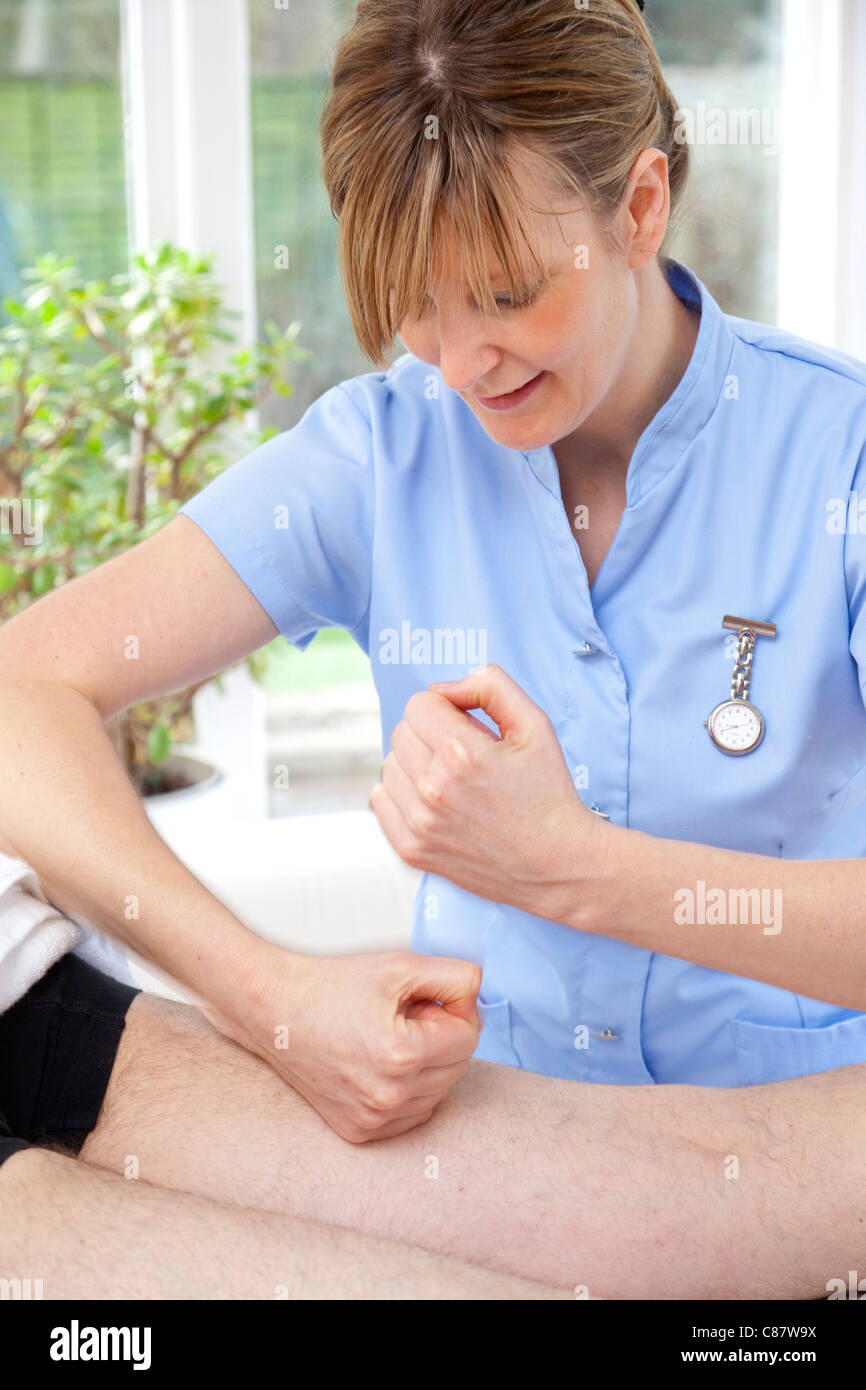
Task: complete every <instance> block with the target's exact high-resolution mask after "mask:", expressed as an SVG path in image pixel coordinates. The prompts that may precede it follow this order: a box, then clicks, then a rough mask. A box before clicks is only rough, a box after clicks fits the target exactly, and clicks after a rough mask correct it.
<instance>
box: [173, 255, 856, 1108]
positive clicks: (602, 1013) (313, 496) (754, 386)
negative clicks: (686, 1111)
mask: <svg viewBox="0 0 866 1390" xmlns="http://www.w3.org/2000/svg"><path fill="white" fill-rule="evenodd" d="M665 270H666V274H667V276H668V279H669V282H670V284H671V286H672V288H673V289H674V291H675V293H676V294H677V295H678V296H679V297H680V298H681V299H682V300H683V301H685V302H687V303H690V304H692V305H694V306H695V307H696V308H699V309H700V314H701V319H700V327H699V332H698V337H697V341H696V343H695V346H694V350H693V352H692V356H691V359H690V361H689V365H688V367H687V369H686V372H685V374H684V376H683V377H682V379H681V381H680V382H679V384H678V386H677V387H676V389H675V391H674V392H673V394H672V395H671V396H670V397H669V399H668V400H667V401H666V402H665V403H664V405H663V406H662V407H661V409H660V410H659V411H658V413H657V414H656V415H655V417H654V418H653V420H652V421H651V422H650V424H649V425H648V426H647V427H646V429H645V430H644V432H643V434H642V435H641V437H640V439H639V440H638V443H637V446H636V448H635V451H634V455H633V457H632V459H631V461H630V464H629V468H628V476H627V480H626V506H625V510H624V512H623V515H622V518H621V521H620V524H619V529H618V530H617V533H616V535H615V537H614V540H613V543H612V545H611V547H610V550H609V551H608V553H607V555H606V557H605V559H604V562H603V564H602V566H601V569H600V570H599V573H598V575H597V577H596V579H595V582H594V584H593V587H592V591H591V592H590V589H589V586H588V584H587V577H586V571H585V568H584V565H583V561H582V559H581V555H580V551H579V548H578V545H577V543H576V539H575V533H574V531H573V529H572V524H571V520H570V518H569V517H567V516H566V513H565V509H564V507H563V503H562V497H561V492H560V486H559V475H558V468H557V464H556V459H555V457H554V454H553V451H552V449H551V447H549V446H547V447H545V448H541V449H536V450H532V451H530V452H524V451H522V450H518V449H510V448H506V447H504V446H503V445H501V444H498V443H496V442H495V441H494V440H493V439H491V438H490V436H489V435H488V434H487V433H486V431H485V430H484V428H483V427H482V425H481V424H480V423H479V421H478V419H477V418H476V416H475V415H474V414H473V412H472V411H471V409H470V408H469V406H468V405H467V404H466V403H465V402H464V401H463V400H462V399H461V397H460V396H459V395H458V394H457V393H456V392H455V391H452V390H451V389H450V388H448V387H447V386H446V385H445V384H444V383H443V381H442V378H441V376H440V374H439V373H438V371H437V370H436V369H435V368H433V367H431V366H429V365H427V364H425V363H423V362H421V361H419V360H418V359H417V358H415V357H414V356H413V355H412V354H411V353H406V354H404V355H403V356H402V357H400V358H399V359H398V360H397V361H396V362H395V363H394V364H393V365H392V366H391V367H390V368H389V369H388V370H384V371H374V372H369V373H365V374H363V375H360V376H357V377H353V378H351V379H348V380H345V381H342V382H340V383H339V384H338V385H336V386H333V387H332V388H330V389H329V390H327V391H326V392H325V393H324V394H323V395H322V396H320V397H319V398H318V399H317V400H316V401H314V402H313V403H312V404H311V405H310V406H309V407H308V409H307V411H306V412H305V414H304V415H303V417H302V418H301V420H300V421H299V422H298V423H297V424H296V425H295V426H294V427H293V428H292V429H290V430H288V431H286V432H285V433H283V434H281V435H279V436H277V437H276V438H274V439H272V440H270V441H268V442H267V443H266V444H264V445H262V446H260V447H259V448H257V449H255V450H254V451H253V452H252V453H251V454H249V455H248V456H247V457H246V458H244V459H242V460H240V461H239V462H238V463H236V464H235V465H233V466H232V467H231V468H229V469H227V470H226V471H225V473H223V474H222V475H221V476H220V477H218V478H217V479H215V480H214V481H213V482H211V483H210V484H208V486H207V487H205V488H204V489H203V490H202V491H201V492H200V493H199V494H198V495H197V496H196V497H194V498H192V499H191V500H190V501H189V502H187V503H186V504H185V505H184V506H183V507H182V508H181V512H183V513H185V514H186V515H187V516H189V517H191V518H192V519H193V520H194V521H195V522H196V524H197V525H198V526H200V527H201V528H202V530H203V531H204V532H205V533H206V534H207V535H208V536H209V537H210V539H211V540H212V541H213V542H214V544H215V545H216V546H217V547H218V548H219V550H220V551H221V552H222V554H223V555H224V556H225V558H226V559H227V560H228V561H229V563H230V564H231V565H232V567H233V568H234V569H235V570H236V571H237V573H238V575H239V576H240V578H241V579H242V580H243V581H244V583H245V584H246V585H247V586H248V588H249V589H250V590H251V591H252V593H253V594H254V595H255V597H256V598H257V599H258V601H259V602H260V603H261V605H262V606H263V607H264V608H265V609H266V611H267V612H268V614H269V615H270V617H271V618H272V620H273V622H274V623H275V624H276V626H277V627H278V628H279V630H280V632H281V633H282V634H283V635H284V636H285V637H286V638H287V639H288V640H289V641H290V642H292V643H293V644H294V645H295V646H296V647H298V648H300V649H303V648H305V647H306V646H307V645H308V644H309V642H310V641H311V640H312V638H313V637H314V635H315V633H316V632H317V631H318V630H319V629H320V628H323V627H342V628H345V629H347V630H348V631H349V632H350V633H351V635H352V636H353V638H354V639H355V641H356V642H357V643H358V644H359V645H360V647H361V648H362V649H363V650H364V651H365V652H366V653H367V654H368V655H369V657H370V659H371V663H372V669H373V675H374V679H375V682H376V686H377V690H378V693H379V698H380V702H381V712H382V735H383V743H382V747H383V755H384V753H386V752H387V750H388V748H389V747H390V738H391V732H392V730H393V728H394V726H395V725H396V724H397V723H398V722H399V721H400V719H401V718H402V716H403V710H404V708H405V705H406V702H407V700H408V699H409V697H410V695H412V694H413V692H415V691H417V690H425V689H426V687H427V686H428V684H429V683H430V682H431V681H433V680H448V679H452V678H456V677H459V676H462V675H465V674H466V673H467V672H468V671H469V670H471V669H473V668H474V667H478V666H482V665H484V664H485V663H486V662H488V661H489V662H497V663H498V664H499V665H500V666H502V667H503V669H504V670H505V671H507V672H508V673H509V674H510V675H511V676H512V677H513V678H514V679H515V680H516V681H517V682H518V683H519V684H520V685H521V686H522V687H523V688H524V690H526V692H527V693H528V694H529V696H530V697H531V698H532V699H533V700H534V701H535V702H536V703H537V704H538V705H540V706H541V707H542V709H544V710H545V711H546V712H547V714H548V715H549V717H550V719H551V720H552V722H553V725H554V727H555V729H556V733H557V736H558V738H559V740H560V743H561V746H562V749H563V752H564V754H565V757H566V760H567V762H568V765H569V767H570V768H571V769H573V770H574V775H575V785H576V787H578V788H579V789H581V791H580V794H581V796H582V797H583V799H584V801H586V802H587V804H588V805H590V806H593V807H596V808H598V809H599V810H600V811H602V812H603V813H606V814H607V815H608V816H609V817H610V819H611V821H612V822H614V823H616V824H618V825H622V826H633V827H636V828H637V829H639V830H642V831H646V832H648V833H649V834H653V835H658V836H664V837H670V838H674V839H678V840H690V841H695V842H698V843H702V844H707V845H717V846H721V847H724V848H728V849H735V850H744V851H751V852H753V853H757V854H762V855H775V856H780V857H783V858H793V859H823V858H851V857H855V856H860V855H862V854H864V852H866V804H864V798H866V709H864V698H863V687H864V680H866V609H864V595H866V390H864V387H866V366H864V364H862V363H860V362H858V361H857V360H856V359H854V358H851V357H848V356H846V355H844V354H842V353H839V352H834V351H832V350H830V349H827V348H823V347H820V346H818V345H817V344H814V343H811V342H807V341H805V340H804V339H802V338H798V337H795V336H793V335H791V334H790V333H785V332H782V331H781V330H779V329H777V328H773V327H770V326H767V325H764V324H758V323H753V322H750V321H747V320H744V319H739V318H733V317H730V316H728V315H726V314H724V313H722V311H721V310H720V308H719V306H718V305H717V304H716V302H715V300H714V299H713V297H712V295H710V294H709V292H708V291H707V289H706V287H705V286H704V285H703V284H702V283H701V281H700V280H699V279H697V277H696V276H694V275H693V274H692V273H691V272H690V271H689V270H687V269H686V268H685V267H684V266H682V265H681V264H679V263H678V262H675V261H669V262H667V263H666V264H665ZM861 498H862V503H861V502H860V499H861ZM861 511H862V513H863V515H862V517H861ZM725 614H732V615H734V616H737V617H747V618H757V619H763V620H767V621H770V622H773V623H775V624H776V626H777V634H776V636H775V637H773V638H771V637H760V636H759V637H758V638H757V644H756V650H755V657H754V663H753V671H752V688H751V699H752V701H753V703H754V704H755V705H756V706H757V707H758V708H759V709H760V711H761V712H762V714H763V716H764V719H765V721H766V732H765V735H764V738H763V740H762V742H761V743H760V744H759V745H758V747H757V748H756V749H754V751H752V752H750V753H748V754H747V755H745V756H740V757H732V756H729V755H727V754H725V753H723V752H722V751H720V750H719V749H718V748H716V747H715V746H714V744H713V742H712V740H711V739H710V737H709V735H708V732H707V729H706V728H705V727H704V720H705V719H706V718H707V715H708V714H709V712H710V710H711V709H712V708H713V707H714V706H715V705H716V704H718V703H719V702H720V701H722V700H724V699H725V698H726V697H727V696H728V695H729V694H730V686H731V674H732V669H733V658H734V650H733V643H735V642H736V635H735V634H733V633H730V632H726V631H724V630H723V628H722V626H721V622H722V617H723V616H724V615H725ZM479 717H482V718H484V719H485V720H486V719H487V716H486V715H480V716H479ZM488 722H489V721H488ZM684 886H685V885H684ZM689 886H691V887H693V888H695V889H696V888H697V885H689ZM714 886H715V885H712V884H707V890H708V891H709V889H710V888H712V887H714ZM672 911H673V906H672ZM696 911H697V912H698V913H700V911H701V908H700V906H698V907H697V908H696ZM864 918H866V908H864ZM729 920H730V919H729ZM762 920H765V921H768V920H769V919H766V918H764V919H762ZM714 929H715V928H714V927H713V926H711V925H701V924H700V918H698V922H697V924H696V925H694V926H692V927H690V928H684V931H686V930H691V931H694V932H695V933H699V932H703V931H712V930H714ZM739 929H740V930H743V931H760V932H761V933H762V936H763V939H764V940H765V941H766V948H767V950H768V951H771V950H772V949H773V941H774V940H775V936H774V934H773V931H774V928H773V927H769V928H767V927H761V926H756V925H743V926H742V927H740V928H739ZM724 930H726V931H728V930H731V928H728V927H726V928H724ZM735 930H736V929H735ZM782 930H784V924H783V925H782ZM863 930H864V932H866V920H864V926H863ZM412 944H413V947H414V949H416V950H418V951H421V952H424V953H427V954H434V955H448V956H454V957H461V958H464V959H469V960H475V961H478V962H479V963H480V964H481V965H482V966H483V970H484V979H483V985H482V991H481V998H480V1002H481V1011H482V1016H483V1018H484V1029H483V1032H482V1035H481V1041H480V1045H479V1048H478V1052H477V1054H476V1055H477V1056H479V1057H484V1058H487V1059H489V1060H492V1061H498V1062H504V1063H508V1064H510V1065H512V1066H519V1067H523V1068H525V1069H527V1070H530V1071H538V1072H544V1073H547V1074H549V1075H551V1076H558V1077H569V1078H574V1079H577V1080H584V1081H599V1082H616V1083H622V1084H635V1083H641V1082H651V1081H656V1082H691V1083H697V1084H703V1085H713V1086H732V1085H738V1084H741V1085H745V1084H751V1083H756V1082H763V1081H773V1080H781V1079H783V1078H786V1077H792V1076H799V1075H805V1074H807V1073H810V1072H816V1071H821V1070H826V1069H829V1068H832V1067H838V1066H843V1065H847V1064H849V1063H852V1062H862V1061H866V1014H862V1013H856V1012H854V1011H852V1010H849V1009H844V1008H839V1007H836V1006H834V1005H829V1004H823V1003H819V1002H817V1001H816V1000H814V999H810V998H807V997H806V996H803V995H797V994H793V993H790V992H789V991H787V990H784V989H779V988H776V987H774V986H771V985H767V984H762V983H758V982H756V981H753V980H747V979H744V978H742V977H739V976H735V975H730V974H726V973H724V972H723V971H717V970H711V969H707V968H705V967H702V966H698V965H693V964H690V963H688V962H686V961H682V960H676V959H673V958H672V957H669V956H664V955H660V954H658V953H655V952H652V951H648V950H644V949H642V948H639V947H636V946H633V945H630V944H627V943H624V942H621V941H617V940H613V939H609V938H606V937H603V936H598V935H594V934H593V935H591V934H587V933H582V932H579V931H576V930H574V929H573V928H571V927H567V926H564V925H562V924H560V923H555V922H550V921H547V920H545V919H543V918H540V917H536V916H533V915H532V914H530V913H526V912H522V911H519V910H517V909H515V908H511V907H508V906H502V905H500V904H498V903H493V902H489V901H487V900H486V899H483V898H479V897H476V896H475V895H473V894H471V893H468V892H466V891H464V890H463V889H461V888H458V887H456V886H455V885H454V884H452V883H450V882H449V881H447V880H446V879H444V878H441V877H438V876H435V875H432V874H425V875H424V877H423V879H422V881H421V884H420V887H419V891H418V895H417V898H416V903H415V910H414V929H413V939H412ZM606 1033H610V1034H612V1035H613V1037H606V1036H603V1035H604V1034H606ZM597 1035H602V1036H597Z"/></svg>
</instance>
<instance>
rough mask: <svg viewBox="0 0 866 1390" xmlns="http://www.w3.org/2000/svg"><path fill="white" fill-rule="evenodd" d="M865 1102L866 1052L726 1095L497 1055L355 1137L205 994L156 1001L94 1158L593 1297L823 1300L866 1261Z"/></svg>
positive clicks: (162, 1181) (138, 1025)
mask: <svg viewBox="0 0 866 1390" xmlns="http://www.w3.org/2000/svg"><path fill="white" fill-rule="evenodd" d="M864 1100H866V1067H856V1068H848V1069H846V1070H842V1071H837V1072H829V1073H824V1074H822V1075H820V1076H813V1077H806V1078H803V1079H802V1080H799V1081H785V1082H779V1083H776V1084H774V1085H770V1086H762V1087H752V1088H747V1089H745V1090H737V1091H725V1090H717V1089H702V1088H697V1087H691V1086H598V1085H586V1084H582V1083H579V1082H570V1081H559V1080H554V1079H552V1078H549V1077H543V1076H538V1075H534V1074H531V1073H526V1072H520V1071H517V1070H515V1069H513V1068H510V1067H504V1066H498V1065H496V1064H493V1063H488V1062H480V1061H479V1062H472V1063H470V1066H469V1070H468V1071H467V1073H466V1075H465V1076H464V1077H463V1078H461V1080H460V1081H459V1082H458V1083H457V1084H456V1085H455V1086H454V1087H452V1089H451V1091H450V1092H449V1094H448V1096H447V1097H446V1099H445V1100H444V1101H443V1102H442V1104H441V1105H440V1106H439V1107H438V1109H437V1110H436V1112H435V1113H434V1115H433V1117H432V1119H431V1120H429V1121H428V1122H427V1123H426V1124H424V1125H420V1126H418V1128H417V1129H414V1130H411V1131H410V1132H409V1133H408V1134H404V1135H400V1136H399V1137H397V1138H395V1139H387V1140H379V1141H374V1142H371V1143H369V1144H364V1145H352V1144H349V1143H346V1142H345V1141H344V1140H342V1139H340V1138H339V1137H338V1136H337V1135H335V1134H334V1133H333V1131H332V1130H330V1129H329V1128H328V1126H327V1125H326V1124H325V1123H324V1121H323V1120H322V1119H321V1118H320V1117H319V1115H318V1114H317V1113H316V1112H315V1111H314V1110H313V1109H312V1108H311V1107H310V1106H309V1105H308V1104H307V1103H306V1101H304V1100H302V1099H301V1098H300V1097H299V1096H298V1095H297V1094H296V1093H295V1092H294V1091H292V1090H291V1088H290V1087H288V1086H287V1085H286V1084H285V1083H284V1082H283V1081H281V1080H280V1079H279V1078H278V1077H277V1076H276V1074H275V1073H274V1072H273V1071H271V1069H270V1068H269V1067H268V1065H267V1064H266V1063H265V1062H264V1061H262V1060H260V1059H259V1058H257V1057H253V1056H251V1055H250V1054H248V1053H247V1052H245V1051H244V1050H243V1049H242V1048H240V1047H239V1046H237V1045H236V1044H235V1043H232V1042H229V1041H228V1040H227V1039H225V1038H223V1037H222V1036H221V1035H220V1034H219V1033H217V1032H216V1030H215V1029H214V1028H212V1026H211V1025H210V1024H209V1023H208V1022H207V1021H206V1020H205V1019H204V1017H203V1016H202V1015H201V1014H200V1013H199V1011H198V1010H196V1009H193V1008H190V1007H189V1006H185V1005H179V1004H174V1003H169V1002H167V1001H165V1000H161V999H155V998H152V997H146V996H141V997H139V998H138V999H137V1000H136V1001H135V1003H134V1004H133V1006H132V1008H131V1009H130V1012H129V1015H128V1021H127V1027H126V1030H125V1032H124V1035H123V1038H122V1040H121V1046H120V1049H119V1051H118V1055H117V1061H116V1064H115V1070H114V1073H113V1075H112V1079H111V1083H110V1085H109V1088H108V1092H107V1094H106V1098H105V1103H104V1106H103V1110H102V1113H101V1115H100V1118H99V1122H98V1124H97V1126H96V1128H95V1130H94V1131H93V1133H92V1134H91V1135H90V1137H89V1139H88V1140H87V1142H86V1144H85V1146H84V1148H83V1150H82V1157H83V1158H84V1159H85V1160H86V1161H88V1162H90V1163H95V1164H101V1165H104V1166H106V1167H109V1168H113V1169H115V1170H117V1171H122V1172H126V1173H127V1174H128V1175H129V1176H136V1175H137V1176H140V1177H142V1178H146V1179H149V1180H150V1181H151V1182H153V1183H156V1184H158V1185H160V1186H162V1187H168V1188H177V1189H181V1190H185V1191H188V1192H195V1193H201V1194H203V1195H205V1196H208V1197H212V1198H216V1199H217V1200H219V1201H223V1202H230V1203H234V1204H240V1205H246V1206H248V1207H256V1208H260V1209H264V1210H267V1211H272V1212H281V1213H291V1214H293V1215H296V1216H302V1217H305V1218H307V1219H312V1220H317V1221H323V1222H327V1223H332V1224H336V1225H340V1226H346V1227H352V1228H354V1229H356V1230H358V1231H362V1232H366V1233H368V1234H371V1235H376V1236H386V1237H389V1238H390V1239H392V1240H396V1241H399V1242H403V1243H409V1244H415V1245H420V1246H423V1247H425V1248H427V1249H429V1250H433V1251H436V1252H438V1253H441V1254H445V1255H452V1256H456V1257H458V1258H461V1259H464V1260H469V1261H472V1262H473V1263H476V1264H482V1265H487V1266H488V1267H490V1268H491V1269H495V1270H500V1271H502V1272H504V1273H509V1274H515V1275H521V1276H522V1277H524V1278H528V1279H535V1280H538V1281H540V1282H542V1283H546V1284H551V1285H555V1286H558V1287H566V1288H572V1289H577V1290H579V1291H580V1292H581V1293H583V1292H584V1291H585V1292H586V1294H587V1295H588V1296H590V1297H592V1296H598V1297H603V1298H646V1297H652V1298H689V1297H694V1298H703V1299H707V1298H719V1299H722V1298H747V1297H758V1298H791V1297H794V1298H808V1297H817V1296H819V1295H821V1293H822V1292H826V1283H827V1280H828V1278H830V1277H831V1276H832V1275H834V1274H836V1273H838V1272H839V1270H842V1271H843V1272H844V1270H847V1269H849V1268H851V1269H853V1268H857V1267H859V1266H860V1265H862V1264H863V1262H864V1260H866V1240H864V1235H863V1232H864V1229H866V1228H864V1226H863V1223H862V1219H861V1216H860V1212H861V1203H860V1194H861V1193H862V1190H863V1182H864V1178H866V1105H864ZM828 1171H832V1172H833V1174H834V1181H833V1182H832V1183H828V1182H827V1181H826V1173H827V1172H828ZM837 1266H838V1270H837Z"/></svg>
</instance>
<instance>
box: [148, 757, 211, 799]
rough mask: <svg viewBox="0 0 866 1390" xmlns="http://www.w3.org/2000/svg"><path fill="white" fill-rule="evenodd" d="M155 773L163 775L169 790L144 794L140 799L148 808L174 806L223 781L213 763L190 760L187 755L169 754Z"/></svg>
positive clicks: (197, 759) (195, 759)
mask: <svg viewBox="0 0 866 1390" xmlns="http://www.w3.org/2000/svg"><path fill="white" fill-rule="evenodd" d="M156 771H158V772H160V773H162V774H164V776H165V779H166V781H167V782H168V783H169V786H170V789H169V790H165V791H158V792H146V793H145V794H144V797H143V798H142V799H143V800H144V801H145V803H146V804H147V806H148V807H151V806H168V805H174V804H175V803H176V802H178V801H181V800H185V799H187V798H190V797H196V796H200V795H201V794H202V793H203V792H205V791H208V790H210V788H212V787H215V786H217V784H218V783H219V782H221V781H222V780H223V774H222V773H221V772H220V771H219V769H218V768H216V767H214V765H213V763H209V762H205V761H204V759H203V758H192V757H190V756H189V754H188V753H171V754H170V755H169V756H168V757H167V758H166V760H165V762H163V763H160V764H159V767H158V769H156Z"/></svg>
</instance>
